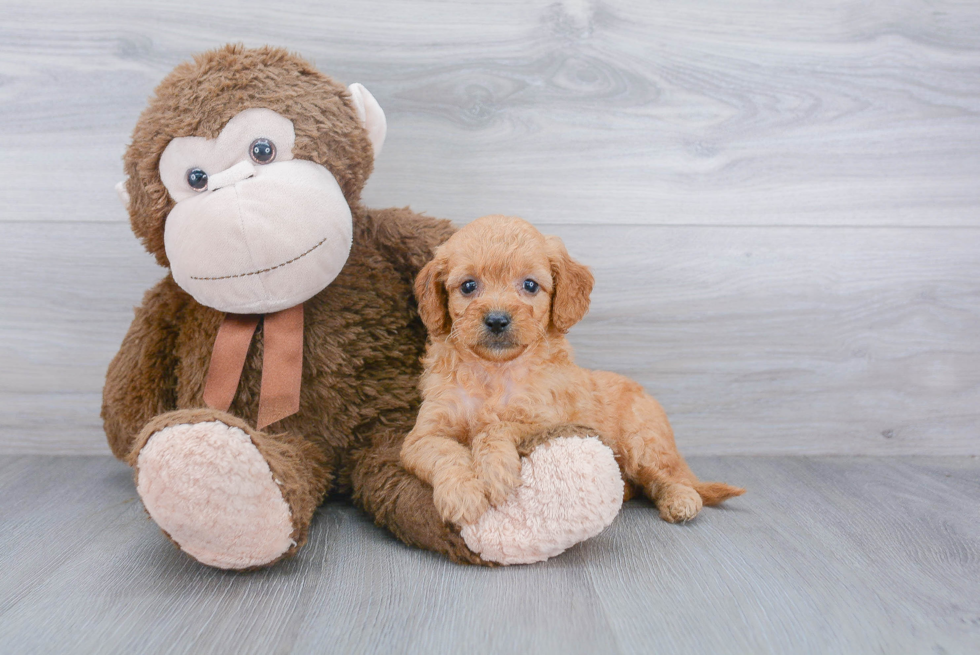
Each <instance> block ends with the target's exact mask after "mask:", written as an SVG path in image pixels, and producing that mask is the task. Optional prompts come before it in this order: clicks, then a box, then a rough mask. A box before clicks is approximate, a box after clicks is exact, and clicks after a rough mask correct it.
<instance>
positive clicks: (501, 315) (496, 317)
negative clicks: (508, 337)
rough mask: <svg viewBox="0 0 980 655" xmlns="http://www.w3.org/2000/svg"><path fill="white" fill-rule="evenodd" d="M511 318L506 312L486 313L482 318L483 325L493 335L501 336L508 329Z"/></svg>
mask: <svg viewBox="0 0 980 655" xmlns="http://www.w3.org/2000/svg"><path fill="white" fill-rule="evenodd" d="M510 323H511V317H510V314H508V313H507V312H498V311H494V312H487V314H486V315H485V316H484V317H483V324H484V325H486V326H487V330H488V331H489V332H490V334H493V335H498V336H499V335H502V334H503V333H504V332H506V331H507V329H508V328H509V327H510Z"/></svg>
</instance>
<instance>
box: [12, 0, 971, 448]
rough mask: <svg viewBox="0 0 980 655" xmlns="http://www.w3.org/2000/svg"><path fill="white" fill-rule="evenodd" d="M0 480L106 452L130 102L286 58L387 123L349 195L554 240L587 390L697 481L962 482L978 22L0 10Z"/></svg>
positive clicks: (900, 12) (920, 16) (872, 6)
mask: <svg viewBox="0 0 980 655" xmlns="http://www.w3.org/2000/svg"><path fill="white" fill-rule="evenodd" d="M0 18H2V20H0V124H2V125H3V126H4V128H5V129H4V130H3V131H4V136H3V147H2V149H0V152H2V153H3V156H2V157H0V197H2V198H3V201H2V205H0V207H2V208H0V362H2V364H0V452H12V453H31V452H39V453H80V454H102V453H106V452H108V450H107V448H106V446H105V445H104V438H103V436H102V433H101V425H100V422H99V419H98V407H99V397H100V389H101V384H102V378H103V375H104V372H105V368H106V365H107V363H108V361H109V359H110V358H111V357H112V355H113V354H114V352H115V349H116V348H117V347H118V344H119V342H120V340H121V338H122V335H123V334H124V332H125V329H126V327H127V325H128V322H129V320H130V318H131V309H132V306H133V305H134V304H136V303H137V302H138V301H139V299H140V297H141V294H142V292H143V290H144V289H146V288H147V287H148V286H149V285H150V284H152V283H153V282H154V281H155V280H156V279H157V278H158V277H160V276H161V275H162V271H161V269H159V268H157V267H156V266H155V265H154V264H153V263H152V261H151V259H150V258H149V256H147V255H146V254H144V253H143V252H142V251H141V250H140V247H139V245H138V244H137V242H136V240H135V239H134V238H133V237H132V235H131V233H130V232H129V229H128V225H127V223H126V217H125V214H124V212H123V210H122V208H121V207H120V206H119V204H118V201H117V200H116V198H115V195H114V192H113V184H114V183H115V182H116V181H117V180H118V179H119V177H120V175H121V164H120V157H121V155H122V152H123V149H124V147H125V144H126V142H127V140H128V136H129V132H130V131H131V129H132V126H133V124H134V123H135V120H136V117H137V116H138V114H139V112H140V110H141V109H142V107H143V106H144V104H145V101H146V98H147V96H148V95H149V94H150V92H151V91H152V89H153V87H154V86H155V84H156V83H157V82H158V81H159V80H160V78H161V77H162V76H163V75H165V74H166V73H167V72H168V71H169V70H170V69H171V68H172V67H173V66H174V65H176V64H178V63H179V62H181V61H183V60H185V59H186V58H188V57H189V56H191V55H192V54H193V53H195V52H198V51H200V50H204V49H207V48H211V47H215V46H218V45H220V44H223V43H226V42H237V41H241V42H244V43H245V44H247V45H261V44H264V43H270V44H276V45H284V46H287V47H289V48H291V49H293V50H295V51H297V52H299V53H300V54H303V55H304V56H307V57H309V58H311V59H313V60H315V62H316V63H317V65H318V66H319V67H320V68H321V69H322V70H324V71H325V72H328V73H330V74H332V75H333V76H334V77H336V78H337V79H339V80H341V81H343V82H345V83H350V82H354V81H359V82H361V83H363V84H365V85H366V86H367V87H368V88H369V89H370V90H371V91H372V92H373V93H374V95H375V96H376V97H377V98H378V100H379V101H380V103H381V104H382V106H383V107H384V108H385V111H386V113H387V116H388V121H389V139H388V141H387V143H386V145H385V150H384V153H383V155H382V158H381V159H380V161H379V162H378V165H377V168H376V172H375V174H374V176H373V178H372V180H371V181H370V183H369V185H368V188H367V190H366V193H365V197H366V200H367V201H368V204H369V205H370V206H376V207H380V206H389V205H399V206H402V205H406V204H410V205H411V206H412V207H413V208H415V209H417V210H424V211H426V212H428V213H430V214H432V215H437V216H443V217H447V218H451V219H453V220H456V221H458V222H461V223H462V222H466V221H468V220H471V219H472V218H475V217H477V216H479V215H482V214H486V213H513V214H518V215H521V216H524V217H525V218H528V219H529V220H532V221H534V222H536V223H538V224H540V225H542V226H543V227H544V229H545V231H546V232H550V233H555V234H559V235H561V236H562V237H563V238H564V239H565V241H566V243H567V244H568V246H569V248H570V250H571V251H572V253H573V254H574V255H576V256H578V257H579V258H580V259H582V260H583V261H585V262H586V263H588V264H590V265H591V266H592V267H593V268H594V269H595V272H596V275H597V278H598V283H597V286H596V290H595V293H594V295H593V310H592V313H591V314H590V316H589V317H588V318H587V319H586V320H585V322H583V323H582V324H581V325H580V326H578V327H577V328H576V329H575V330H573V332H572V339H573V341H574V343H575V344H576V346H577V351H578V354H579V360H580V362H581V363H583V364H585V365H588V366H591V367H596V368H598V367H602V368H608V369H611V370H617V371H620V372H623V373H626V374H629V375H631V376H633V377H635V378H636V379H638V380H640V381H641V382H643V383H644V384H645V385H646V387H647V388H648V389H649V390H650V391H651V392H652V393H654V394H655V395H657V396H658V397H659V398H660V400H661V401H662V402H663V404H664V405H665V406H666V408H667V410H668V412H669V413H670V414H671V416H672V418H673V421H674V424H675V427H676V429H677V432H678V440H679V442H680V443H681V446H682V448H683V449H684V450H685V451H686V452H688V453H692V454H693V453H698V454H815V453H824V454H926V453H932V454H947V455H949V454H973V455H977V454H980V428H978V419H980V4H977V3H963V2H958V3H957V2H946V1H939V2H928V3H926V2H919V1H892V2H877V3H876V2H866V1H864V0H860V1H858V0H814V1H812V2H794V3H782V2H775V1H771V2H764V1H756V0H747V1H745V2H738V3H731V2H726V1H725V0H706V1H704V2H697V3H680V2H676V3H669V2H656V1H651V0H620V1H616V2H597V3H592V2H585V1H568V2H552V1H550V0H549V1H545V2H539V1H527V0H513V1H511V2H483V1H481V0H469V1H456V2H435V1H429V0H411V1H410V2H409V1H403V2H394V1H392V2H375V1H360V2H313V1H311V0H305V1H296V2H288V3H267V2H261V1H258V0H249V1H247V2H223V1H221V0H216V1H212V2H207V3H200V2H197V3H190V2H168V3H150V2H143V1H134V2H126V3H112V2H84V3H71V2H67V1H65V0H54V1H51V0H34V1H32V2H5V3H4V5H3V7H2V8H0Z"/></svg>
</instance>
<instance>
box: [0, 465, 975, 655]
mask: <svg viewBox="0 0 980 655" xmlns="http://www.w3.org/2000/svg"><path fill="white" fill-rule="evenodd" d="M692 466H693V467H694V468H695V470H696V471H698V472H699V473H700V474H701V475H702V476H703V477H705V478H712V479H724V480H727V481H729V482H735V483H738V484H744V485H745V486H746V487H748V488H749V493H748V495H746V496H744V497H743V498H740V499H737V500H736V501H734V502H732V503H731V504H730V506H729V507H728V508H725V509H716V510H706V511H705V513H704V514H702V515H701V516H700V517H699V518H698V519H697V520H696V521H695V522H693V523H691V524H689V525H685V526H671V525H667V524H666V523H663V522H661V521H659V520H658V519H657V518H656V515H655V512H654V511H653V510H652V509H651V507H650V506H649V505H647V504H646V503H645V502H641V501H633V502H630V503H628V504H627V505H626V506H625V507H624V509H623V512H622V513H621V515H620V516H619V517H618V518H617V520H616V522H615V523H614V524H613V525H612V527H610V528H609V529H608V530H607V531H606V532H604V533H603V534H602V535H600V536H599V537H597V538H595V539H593V540H591V541H589V542H586V543H585V544H582V545H580V546H578V547H576V548H575V549H573V550H571V551H569V552H568V553H565V554H564V555H563V556H561V557H558V558H556V559H554V560H551V561H549V562H547V563H544V564H538V565H533V566H525V567H513V568H506V569H494V570H485V569H477V568H466V567H460V566H456V565H453V564H450V563H448V562H446V561H444V560H442V559H440V558H439V557H437V556H434V555H431V554H429V553H425V552H422V551H418V550H412V549H409V548H406V547H404V546H402V545H401V544H399V543H398V542H396V541H395V540H394V539H393V538H391V537H390V536H389V535H388V534H387V533H386V532H384V531H382V530H380V529H378V528H375V527H374V526H373V525H372V524H371V523H370V522H369V521H368V520H366V519H365V517H364V516H363V515H362V514H361V513H360V512H358V511H357V510H355V509H353V508H352V507H351V506H350V505H349V504H348V503H346V502H344V501H336V502H330V503H328V504H327V505H325V506H324V507H323V508H322V509H321V511H320V512H319V514H318V516H317V518H316V520H315V523H314V525H313V529H312V534H311V538H310V543H309V544H308V546H307V547H306V548H305V549H304V550H303V551H302V553H301V554H300V555H299V556H298V557H297V558H296V559H294V560H291V561H289V562H286V563H284V564H282V565H280V566H277V567H275V568H273V569H271V570H265V571H260V572H256V573H247V574H235V573H225V572H221V571H216V570H212V569H207V568H205V567H201V566H199V565H197V564H194V563H193V562H192V561H190V560H189V559H188V558H186V557H184V556H183V555H182V554H181V553H179V552H178V551H177V550H176V549H174V548H173V547H172V546H171V545H170V543H169V542H167V541H166V540H165V539H164V537H163V536H162V535H161V534H160V533H159V532H158V530H157V529H156V528H155V526H154V525H153V524H152V522H150V521H149V519H148V518H147V517H146V515H145V513H144V511H143V509H142V506H141V504H140V502H139V500H138V499H137V497H136V494H135V490H134V487H133V483H132V480H131V477H130V471H129V469H128V468H127V467H126V466H124V465H123V464H121V463H119V462H116V461H114V460H111V459H108V458H103V457H39V456H19V457H10V456H8V457H5V458H3V459H0V571H2V572H3V574H2V576H0V652H3V653H136V652H138V653H195V654H197V653H231V652H235V653H314V652H317V653H322V652H336V653H355V652H356V653H361V652H364V653H368V652H378V653H453V652H475V653H480V652H495V653H521V652H533V653H637V654H644V655H646V654H649V653H658V652H663V653H717V654H724V653H738V654H745V653H888V654H900V653H951V654H952V653H976V652H977V651H978V649H980V502H978V499H980V459H977V458H975V457H965V458H921V457H920V458H914V459H912V458H860V457H858V458H786V457H783V458H748V457H732V458H719V457H698V458H692Z"/></svg>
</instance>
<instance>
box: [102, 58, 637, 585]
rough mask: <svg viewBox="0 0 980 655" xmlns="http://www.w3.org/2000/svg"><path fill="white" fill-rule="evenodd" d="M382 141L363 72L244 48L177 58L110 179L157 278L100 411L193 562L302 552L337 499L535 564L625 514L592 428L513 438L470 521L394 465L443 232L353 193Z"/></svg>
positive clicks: (420, 541) (464, 556) (448, 229)
mask: <svg viewBox="0 0 980 655" xmlns="http://www.w3.org/2000/svg"><path fill="white" fill-rule="evenodd" d="M385 132H386V123H385V117H384V113H383V112H382V110H381V108H380V106H379V105H378V103H377V102H376V101H375V99H374V98H373V97H372V96H371V94H370V93H368V91H367V90H366V89H365V88H364V87H362V86H361V85H359V84H352V85H351V86H349V87H347V88H345V87H343V86H341V85H339V84H337V83H336V82H334V81H333V80H331V79H330V78H329V77H327V76H325V75H323V74H321V73H319V72H318V71H317V70H315V69H314V68H313V67H312V65H311V64H309V63H308V62H306V61H304V60H302V59H300V58H298V57H296V56H294V55H292V54H290V53H288V52H287V51H285V50H281V49H276V48H269V47H266V48H258V49H246V48H244V47H242V46H226V47H224V48H220V49H217V50H214V51H211V52H207V53H204V54H202V55H200V56H198V57H197V58H195V60H194V61H193V62H188V63H185V64H182V65H180V66H178V67H177V68H176V69H175V70H174V71H173V72H171V73H170V74H169V75H168V76H167V77H166V78H165V79H164V80H163V81H162V82H161V83H160V85H159V86H158V87H157V89H156V92H155V94H154V96H153V97H152V98H151V100H150V102H149V106H148V107H147V108H146V109H145V110H144V111H143V113H142V115H141V116H140V118H139V121H138V122H137V124H136V128H135V130H134V132H133V136H132V142H131V143H130V145H129V147H128V149H127V150H126V154H125V156H124V163H125V170H126V174H127V180H126V182H125V183H120V186H119V187H117V190H118V191H119V193H120V197H121V199H122V200H123V202H124V203H125V204H126V207H127V209H128V212H129V217H130V221H131V224H132V228H133V232H134V233H135V234H136V236H137V237H139V239H140V240H141V241H142V243H143V245H144V246H145V248H146V249H147V250H148V251H149V252H150V253H152V254H153V255H154V256H155V257H156V260H157V262H158V263H159V264H160V265H161V266H163V267H165V268H167V269H169V271H168V275H167V276H166V277H165V278H164V279H163V280H161V281H160V282H159V283H158V284H157V285H156V286H155V287H153V288H152V289H150V290H149V291H148V292H147V293H146V295H145V296H144V298H143V302H142V305H140V306H139V307H137V308H136V310H135V318H134V320H133V323H132V325H131V326H130V328H129V332H128V333H127V334H126V336H125V338H124V340H123V343H122V346H121V348H120V350H119V353H118V354H117V355H116V356H115V358H114V359H113V360H112V363H111V364H110V366H109V370H108V374H107V376H106V384H105V389H104V394H103V406H102V418H103V420H104V423H105V431H106V435H107V437H108V440H109V445H110V447H111V448H112V452H113V454H115V456H116V457H118V458H120V459H123V460H125V461H126V462H127V463H128V464H130V465H131V466H132V467H133V469H134V471H135V479H136V489H137V491H138V493H139V495H140V498H141V499H142V501H143V504H144V506H145V507H146V510H147V512H148V513H149V515H150V516H151V517H152V518H153V520H154V521H155V522H156V523H157V524H158V525H159V526H160V528H161V529H162V530H163V532H164V533H165V534H166V535H167V536H168V537H169V538H170V539H171V540H172V541H173V542H174V543H175V544H176V545H177V546H178V547H179V548H180V549H181V550H183V551H184V552H185V553H187V554H188V555H190V556H191V557H193V558H194V559H196V560H197V561H199V562H201V563H204V564H207V565H210V566H215V567H219V568H224V569H249V568H255V567H261V566H266V565H269V564H272V563H274V562H276V561H278V560H279V559H281V558H283V557H286V556H290V555H293V554H294V553H295V552H296V551H297V549H299V548H300V547H301V546H302V545H303V543H304V542H305V541H306V538H307V532H308V529H309V526H310V521H311V519H312V517H313V513H314V511H315V510H316V508H317V506H318V505H320V503H321V502H322V501H323V499H324V498H325V497H326V496H327V495H328V494H346V495H348V496H350V497H352V498H353V500H354V502H356V503H357V504H358V505H359V506H360V507H362V508H363V509H364V510H365V511H366V512H368V513H369V514H370V515H371V516H372V517H373V518H374V520H375V521H376V523H377V524H378V525H381V526H384V527H386V528H388V529H389V530H390V531H391V532H392V533H394V534H395V535H396V536H397V537H398V538H399V539H401V540H402V541H404V542H405V543H406V544H409V545H412V546H417V547H420V548H426V549H430V550H433V551H437V552H440V553H442V554H444V555H446V556H447V557H449V558H450V559H451V560H453V561H455V562H461V563H474V564H489V563H493V562H497V563H514V562H525V561H536V560H540V559H544V558H546V557H548V556H551V555H554V554H557V553H558V552H561V551H562V550H564V549H565V548H567V547H569V546H571V545H572V544H574V543H576V542H578V541H581V540H582V539H584V538H587V537H589V536H592V535H594V534H596V533H598V531H600V530H601V529H602V528H603V527H605V525H607V524H608V523H609V522H610V521H611V520H612V518H613V517H614V516H615V514H616V512H618V509H619V504H620V503H621V500H622V493H623V485H622V480H621V478H620V475H619V469H618V467H617V466H616V464H615V462H614V461H613V460H612V453H611V451H610V450H609V449H608V448H606V447H605V446H603V445H601V444H600V443H599V442H598V441H597V440H595V439H582V438H578V437H580V436H586V433H587V432H588V429H587V428H582V427H576V426H566V427H565V428H562V429H559V430H557V431H552V432H551V433H549V434H543V435H537V436H536V437H534V438H533V439H530V440H529V441H528V442H527V443H526V444H524V446H523V450H522V453H523V454H524V455H525V456H526V457H525V466H524V468H525V476H524V480H525V484H524V486H523V487H522V488H520V492H521V493H520V494H515V495H514V497H513V498H512V499H511V501H509V506H505V507H498V508H494V509H492V510H489V511H488V512H487V514H485V515H484V517H483V518H482V519H481V523H480V524H479V525H477V526H455V525H447V524H445V523H443V521H442V520H441V519H440V518H439V516H438V514H437V512H436V510H435V507H434V505H433V501H432V490H431V488H430V487H428V486H427V485H425V484H423V483H422V482H421V481H419V480H418V479H417V478H415V477H414V476H412V475H410V474H409V473H407V472H406V471H405V470H404V469H403V468H402V466H401V464H400V462H399V450H400V448H401V443H402V440H403V437H404V435H405V434H407V433H408V432H409V430H411V428H412V426H413V425H414V422H415V416H416V412H417V410H418V407H419V402H420V401H419V392H418V390H417V384H418V376H419V374H420V372H421V365H420V361H419V360H420V356H421V355H422V353H423V350H424V345H425V336H426V335H425V329H424V327H423V325H422V323H421V321H420V320H419V317H418V312H417V308H416V305H415V300H414V297H413V293H412V283H413V280H414V278H415V276H416V275H417V274H418V272H419V270H420V269H421V268H422V266H423V265H424V264H425V263H426V262H427V261H428V260H429V259H430V258H431V256H432V253H433V250H434V249H435V247H436V246H438V245H439V244H440V243H441V242H442V241H444V240H445V239H447V238H448V237H449V236H450V234H452V232H453V227H452V225H451V224H450V223H449V222H448V221H444V220H438V219H434V218H429V217H426V216H422V215H419V214H416V213H413V212H412V211H410V210H408V209H384V210H371V209H366V208H365V207H363V206H362V205H361V201H360V194H361V190H362V188H363V187H364V183H365V181H366V180H367V178H368V175H369V174H370V173H371V170H372V167H373V164H374V158H375V157H376V156H377V155H378V153H379V152H380V151H381V146H382V143H383V141H384V138H385ZM569 490H570V491H569ZM569 493H572V494H579V495H581V496H582V497H585V498H587V499H589V502H586V503H582V502H579V501H580V499H577V502H574V503H566V502H564V496H563V494H564V495H565V496H567V495H568V494H569ZM461 532H462V533H463V534H461ZM464 535H465V536H464Z"/></svg>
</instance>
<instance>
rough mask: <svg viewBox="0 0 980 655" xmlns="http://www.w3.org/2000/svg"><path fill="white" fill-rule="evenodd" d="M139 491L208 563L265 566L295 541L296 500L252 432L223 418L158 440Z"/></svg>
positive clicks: (180, 541) (145, 453)
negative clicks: (282, 487)
mask: <svg viewBox="0 0 980 655" xmlns="http://www.w3.org/2000/svg"><path fill="white" fill-rule="evenodd" d="M136 489H137V491H138V492H139V495H140V498H141V499H142V500H143V505H144V506H146V510H147V512H149V514H150V517H152V518H153V520H154V521H156V523H157V525H159V526H160V528H162V529H163V531H164V532H166V533H167V534H168V535H170V538H171V539H173V540H174V541H175V542H176V543H177V545H179V546H180V548H181V550H183V551H184V552H186V553H187V554H189V555H190V556H191V557H193V558H194V559H196V560H197V561H199V562H201V563H203V564H208V565H210V566H216V567H218V568H222V569H244V568H249V567H253V566H261V565H263V564H268V563H270V562H273V561H275V560H276V559H278V558H279V557H280V556H281V555H282V554H283V553H285V552H286V551H287V550H288V549H289V548H290V547H292V546H293V545H294V543H293V540H292V538H291V534H292V532H293V524H292V519H291V516H290V511H289V505H288V504H287V503H286V501H285V500H284V499H283V497H282V493H281V492H280V491H279V487H278V485H277V484H276V482H275V480H274V479H273V476H272V471H271V470H270V469H269V465H268V464H267V463H266V461H265V459H264V458H263V457H262V455H261V454H260V453H259V451H258V449H256V448H255V446H254V445H253V444H252V441H251V439H250V438H249V436H248V435H247V434H246V433H245V432H243V431H242V430H240V429H238V428H233V427H229V426H227V425H225V424H224V423H221V422H219V421H210V422H207V423H193V424H185V425H175V426H172V427H168V428H165V429H163V430H160V431H159V432H157V433H155V434H154V435H153V436H152V437H150V440H149V441H148V442H147V443H146V445H145V446H143V449H142V450H141V451H140V454H139V458H138V463H137V484H136Z"/></svg>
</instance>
